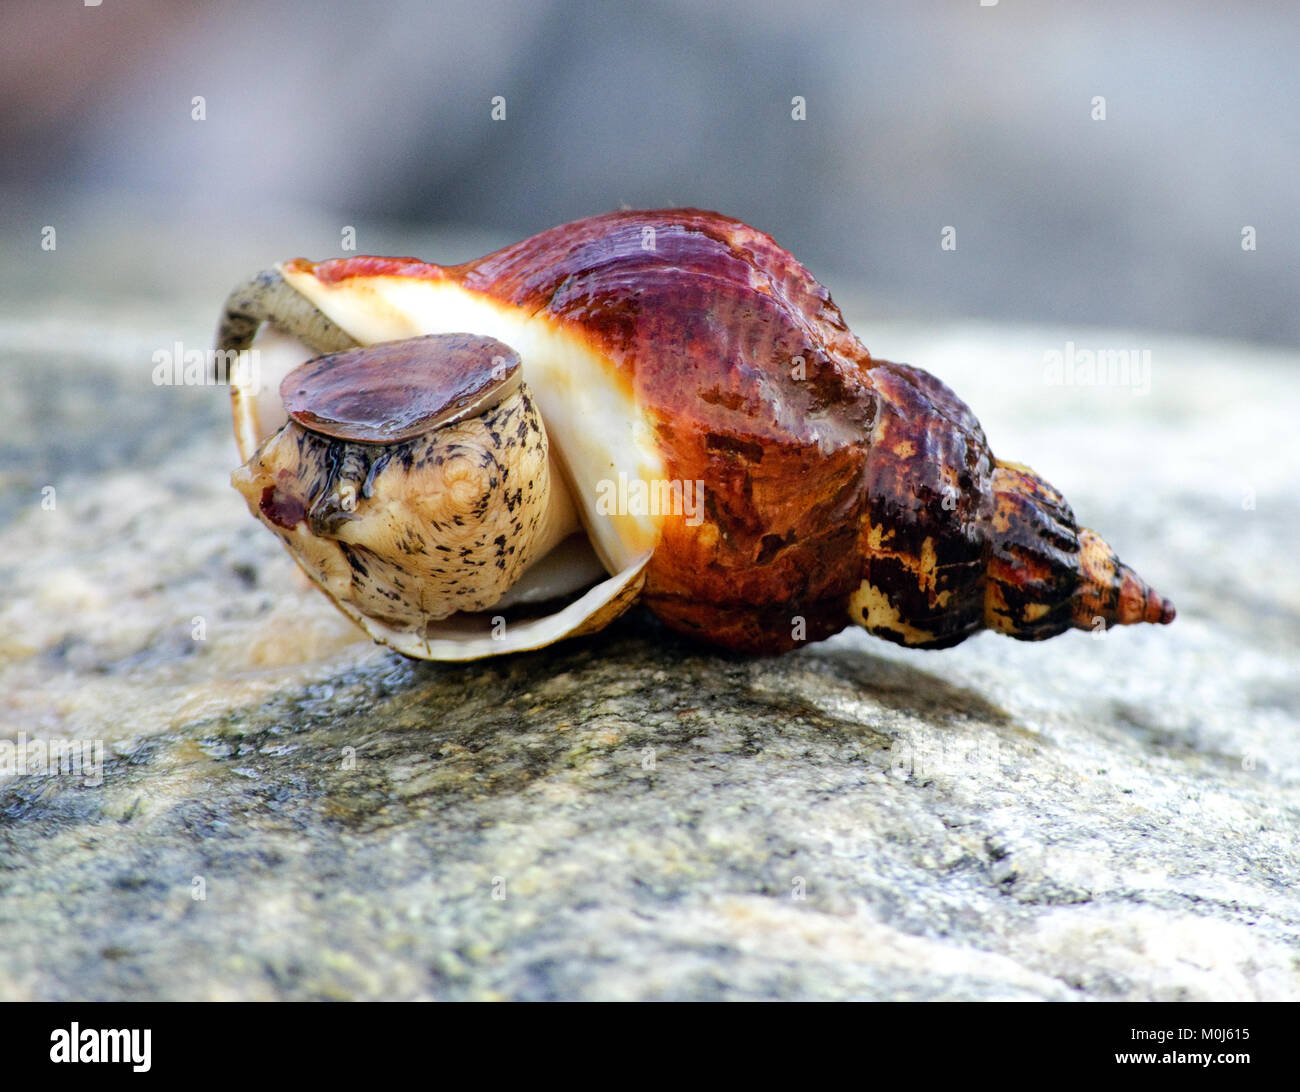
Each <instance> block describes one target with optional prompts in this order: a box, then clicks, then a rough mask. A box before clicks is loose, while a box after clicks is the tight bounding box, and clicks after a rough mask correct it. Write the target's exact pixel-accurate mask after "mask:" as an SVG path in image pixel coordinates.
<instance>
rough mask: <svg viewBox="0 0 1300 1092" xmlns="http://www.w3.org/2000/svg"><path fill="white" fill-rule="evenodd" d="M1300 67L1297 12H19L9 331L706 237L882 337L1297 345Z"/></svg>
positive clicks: (383, 8) (809, 6)
mask: <svg viewBox="0 0 1300 1092" xmlns="http://www.w3.org/2000/svg"><path fill="white" fill-rule="evenodd" d="M1298 57H1300V15H1297V10H1296V8H1295V6H1294V4H1292V3H1290V2H1289V0H1260V2H1256V3H1250V4H1241V5H1229V4H1224V3H1222V2H1216V3H1196V2H1179V3H1173V2H1159V0H1155V2H1151V0H1148V2H1144V3H1142V4H1140V5H1136V6H1135V5H1132V4H1130V3H1118V2H1117V3H1105V2H1089V3H1065V2H1061V3H1052V2H1041V0H1040V2H1034V3H1030V2H1029V0H998V2H997V3H996V4H992V5H990V6H982V5H981V3H980V0H944V2H936V3H927V4H921V3H908V2H903V0H897V2H893V0H890V2H869V3H863V2H857V3H851V2H845V3H823V4H815V3H788V2H787V3H775V2H760V3H722V2H712V3H711V2H707V0H647V2H642V3H636V4H615V3H600V2H596V0H527V2H525V0H473V2H464V0H458V2H442V0H433V2H422V0H389V2H387V3H380V4H355V3H346V2H342V0H313V2H311V3H301V2H297V3H291V2H278V0H259V2H252V0H250V2H234V0H232V2H203V3H199V2H183V0H103V2H102V3H100V4H98V5H95V6H86V4H85V3H83V2H82V0H62V2H58V3H55V2H53V0H39V2H28V0H5V3H4V5H3V7H0V217H2V218H3V223H2V224H0V247H2V248H3V249H2V259H3V260H2V261H0V266H2V267H3V268H2V270H0V298H2V299H4V300H5V301H6V304H7V306H8V307H10V308H11V309H14V308H21V307H23V306H26V301H28V300H30V299H32V298H34V296H35V295H36V294H40V293H47V294H48V293H49V292H51V291H54V292H63V293H65V294H67V295H69V296H70V297H77V296H81V295H86V294H90V295H93V296H95V298H97V299H100V300H105V301H111V299H112V298H113V297H114V295H115V294H120V293H129V292H133V291H137V290H143V291H145V292H147V293H149V294H150V295H151V296H152V297H153V298H154V299H155V300H157V301H158V304H159V306H160V307H161V308H165V306H166V301H167V300H168V298H169V297H170V296H171V295H173V294H176V293H179V292H180V291H181V290H182V288H183V289H184V290H185V291H186V292H188V293H197V294H198V295H201V296H203V297H204V298H205V299H206V298H207V297H208V296H210V297H211V299H212V306H213V310H214V313H215V307H216V305H217V304H218V303H219V302H220V299H221V297H222V296H223V295H224V292H225V290H226V289H227V288H228V287H229V285H230V283H231V281H232V280H233V279H234V278H236V277H238V276H239V275H241V274H242V273H245V272H248V271H251V270H252V269H255V268H258V267H260V266H262V265H265V264H267V263H269V262H270V261H273V260H276V259H279V258H284V257H289V256H294V255H303V256H306V257H311V258H322V257H328V256H331V255H336V254H340V253H342V250H341V238H342V236H341V232H342V229H343V227H345V226H353V227H355V228H356V230H357V249H358V251H359V252H362V253H365V252H385V251H393V250H396V251H401V252H407V253H416V254H418V255H419V256H420V257H424V258H428V259H430V260H434V261H457V260H464V259H466V258H469V257H473V256H475V255H476V253H477V252H478V251H479V250H481V249H483V248H486V247H489V246H495V245H499V244H502V243H505V242H509V241H511V240H512V239H515V238H519V237H522V236H524V235H528V234H531V233H533V232H535V231H538V230H541V229H543V228H546V227H549V226H551V225H553V224H556V223H559V222H562V221H564V220H567V219H572V218H576V217H579V216H584V215H587V214H590V213H596V212H601V211H605V210H608V209H611V208H615V207H618V206H619V205H628V206H633V207H653V206H663V205H698V206H703V207H705V208H714V209H717V210H719V211H722V212H726V213H728V214H730V215H733V216H737V217H739V218H741V219H743V220H746V221H748V222H749V223H752V224H753V225H755V226H757V227H759V228H762V229H764V230H767V231H769V232H771V233H772V234H773V235H775V236H776V238H777V240H778V241H779V242H781V243H782V244H783V245H785V246H786V247H788V248H789V249H790V250H791V251H793V252H794V253H795V254H796V255H797V256H798V257H799V258H800V259H801V260H802V261H803V262H804V263H805V264H806V265H808V266H809V267H810V268H811V269H812V271H813V272H814V274H816V275H817V276H818V277H819V278H820V279H821V280H823V281H824V282H825V283H827V285H828V286H829V287H830V288H831V290H832V292H834V291H835V289H836V285H837V283H845V284H853V285H855V286H857V287H858V288H860V289H861V290H862V291H864V292H865V293H866V294H867V296H868V297H869V298H871V299H872V300H874V301H875V303H876V304H877V305H878V306H880V307H881V308H882V310H883V312H884V313H892V312H902V311H905V312H907V313H909V314H911V315H920V316H930V315H933V316H934V317H935V318H936V319H938V318H940V317H949V316H956V315H980V316H985V317H990V318H997V319H1012V320H1031V321H1056V322H1066V323H1078V324H1106V325H1126V326H1137V327H1144V328H1150V329H1155V330H1173V331H1184V332H1196V333H1202V334H1210V335H1219V336H1225V337H1226V336H1230V337H1238V338H1245V339H1250V340H1256V341H1266V342H1276V343H1285V344H1298V343H1300V310H1298V309H1297V306H1296V300H1297V291H1296V289H1297V277H1296V267H1297V264H1298V263H1297V261H1296V254H1297V251H1298V250H1300V209H1298V208H1297V200H1296V196H1297V179H1298V178H1300V109H1298V107H1300V74H1298V72H1297V69H1298V67H1300V66H1298V65H1297V58H1298ZM196 96H202V98H203V112H204V114H205V117H204V119H203V120H196V119H195V118H194V117H193V114H194V110H195V108H194V99H195V97H196ZM495 96H503V97H504V99H505V114H506V116H505V119H504V120H493V118H492V108H493V106H492V101H493V98H494V97H495ZM795 96H802V98H803V99H804V100H805V102H806V119H805V120H801V121H797V120H794V119H793V118H792V116H791V114H792V99H793V98H794V97H795ZM1094 96H1104V98H1105V104H1106V118H1105V120H1104V121H1099V120H1094V119H1093V117H1092V114H1093V99H1094ZM47 225H52V226H55V227H56V228H57V249H56V250H55V251H54V252H43V251H42V250H41V247H40V240H41V231H42V228H43V227H44V226H47ZM948 225H951V226H952V227H954V228H955V229H956V238H957V249H956V250H955V251H945V250H942V249H941V247H940V236H941V232H942V230H943V228H944V227H945V226H948ZM1247 225H1249V226H1251V227H1253V228H1254V229H1255V230H1256V232H1257V240H1258V243H1257V246H1258V249H1257V250H1255V251H1246V250H1243V248H1242V229H1243V227H1245V226H1247ZM430 246H436V247H437V248H438V249H437V251H436V252H431V251H430V250H429V249H428V248H429V247H430ZM105 255H108V256H110V257H108V258H106V257H105ZM858 332H859V333H860V334H861V336H863V338H864V340H865V341H866V342H867V344H868V345H870V344H871V337H870V331H869V330H859V331H858Z"/></svg>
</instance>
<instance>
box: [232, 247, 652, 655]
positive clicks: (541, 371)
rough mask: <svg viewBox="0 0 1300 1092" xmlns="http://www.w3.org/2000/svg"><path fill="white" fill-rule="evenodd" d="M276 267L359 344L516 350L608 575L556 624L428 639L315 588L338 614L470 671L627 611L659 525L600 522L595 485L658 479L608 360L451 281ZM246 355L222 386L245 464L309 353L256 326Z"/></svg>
mask: <svg viewBox="0 0 1300 1092" xmlns="http://www.w3.org/2000/svg"><path fill="white" fill-rule="evenodd" d="M276 268H277V270H278V271H279V272H280V273H281V275H282V276H283V277H284V279H285V281H286V282H287V283H288V284H289V285H290V287H292V288H293V289H294V290H296V291H297V292H298V293H299V294H300V295H302V296H304V297H305V298H306V299H308V300H309V302H311V303H312V304H314V305H315V306H316V307H317V308H318V309H319V310H320V311H321V312H322V313H323V314H325V315H326V316H327V317H328V318H330V319H331V320H332V321H334V322H335V323H336V324H337V325H338V326H339V327H340V328H341V329H342V330H343V331H345V332H346V333H347V334H348V335H349V336H351V337H352V338H354V339H355V340H356V341H357V343H358V344H361V345H370V344H375V343H377V342H381V341H393V340H398V339H402V338H409V337H418V336H421V335H424V334H436V333H454V332H458V331H467V332H473V333H475V334H482V335H486V336H489V337H494V338H497V339H498V340H500V341H502V342H504V343H505V344H506V345H509V346H510V347H511V348H513V349H514V350H515V351H516V352H518V353H519V356H520V358H521V361H522V364H523V370H524V381H525V382H527V383H528V384H529V386H530V388H531V390H532V391H533V396H534V399H535V400H536V402H537V404H538V407H539V409H540V412H541V415H542V419H543V422H544V423H545V425H546V428H547V434H548V438H549V441H550V445H551V450H552V453H553V456H554V458H555V460H556V462H557V463H558V464H559V469H560V470H561V472H562V475H563V478H564V480H565V483H566V484H567V485H568V492H569V494H570V496H571V497H572V499H573V501H574V506H575V507H576V508H577V510H578V514H579V516H580V519H581V522H582V525H583V528H584V529H585V530H586V532H587V536H588V539H589V541H590V545H591V547H592V548H593V549H594V550H595V552H596V555H597V556H598V557H599V559H600V562H601V563H602V564H603V565H604V567H605V569H606V571H607V572H608V573H610V574H611V575H609V576H608V577H606V579H604V580H602V581H600V582H599V583H597V584H595V585H594V586H592V587H590V588H588V589H587V590H586V591H585V592H583V593H582V594H581V595H579V596H578V597H577V598H576V599H574V600H573V601H572V602H569V603H568V604H566V605H565V606H564V607H562V608H561V609H559V610H558V611H556V612H555V613H553V614H549V615H546V616H542V617H536V618H529V619H525V620H518V621H506V615H505V614H501V613H497V612H495V611H491V610H489V611H485V612H481V613H476V614H464V613H461V614H455V615H452V616H451V617H450V618H447V619H445V620H443V621H441V622H433V623H429V624H428V625H427V626H426V633H425V634H420V633H417V632H415V631H409V630H405V631H404V630H397V629H393V628H391V627H389V626H386V625H385V624H383V623H382V622H378V621H376V620H374V619H371V618H368V617H366V616H364V615H362V614H360V612H358V611H357V610H356V609H355V608H353V607H351V606H350V605H349V604H347V603H345V602H341V601H339V600H337V599H335V598H334V597H333V596H332V595H330V594H329V592H328V591H327V590H326V589H324V588H323V587H322V589H321V590H322V591H325V594H326V595H327V597H328V598H329V599H330V601H331V602H333V603H334V605H335V606H336V607H338V609H339V610H340V611H341V612H342V613H343V614H344V615H346V616H347V617H348V618H350V619H351V620H352V621H353V622H355V623H356V624H357V625H358V626H360V628H361V629H363V630H364V631H365V632H366V633H367V634H369V635H370V636H371V637H372V638H374V640H375V641H377V642H379V643H380V644H383V645H386V646H387V647H389V648H392V649H393V650H395V651H397V652H400V653H403V654H404V655H407V656H412V657H415V658H418V659H425V660H438V661H468V660H476V659H483V658H487V657H491V656H501V655H508V654H510V653H514V652H525V651H529V650H533V649H538V648H543V647H545V646H547V645H550V644H554V643H555V642H557V641H561V640H563V639H565V638H567V637H573V636H578V635H581V634H584V633H588V632H595V631H596V630H599V629H601V628H603V627H604V626H605V625H606V624H608V623H609V622H610V621H612V620H613V619H614V618H616V617H617V616H618V615H620V614H622V613H623V612H624V611H626V610H627V609H628V608H629V607H630V606H631V605H632V604H633V603H634V602H635V601H636V599H637V597H638V596H639V595H640V591H641V588H642V587H643V585H644V583H645V570H646V566H647V564H648V563H649V561H650V558H651V556H652V555H653V552H654V549H655V547H656V546H657V544H658V541H659V537H660V529H661V517H659V516H657V515H644V516H643V515H636V514H621V513H613V514H607V513H604V512H601V511H598V510H597V507H596V500H597V497H598V496H599V495H600V491H601V488H602V487H601V483H602V481H609V480H615V481H616V480H618V478H619V475H620V474H625V475H627V478H628V479H629V480H634V479H636V478H641V479H643V480H647V481H649V480H653V479H655V478H658V477H662V475H663V469H662V462H661V460H660V457H659V453H658V451H657V449H655V448H654V447H653V445H652V442H651V437H650V436H649V435H648V431H649V430H647V429H645V428H644V427H642V425H641V417H640V414H639V412H638V410H637V407H636V404H635V402H634V401H633V400H632V398H631V396H630V392H626V391H624V390H623V389H622V388H621V387H620V385H619V384H617V383H615V382H611V377H610V372H609V369H610V368H611V367H612V365H610V364H609V362H608V361H606V360H604V358H603V357H601V356H600V355H598V354H597V353H595V352H594V351H593V350H592V349H591V348H590V347H588V346H587V345H585V344H583V343H582V342H581V341H580V340H579V339H578V338H577V337H575V336H574V335H572V334H569V333H566V332H564V331H560V330H557V329H556V328H555V327H553V326H552V325H551V324H549V323H547V322H546V321H545V320H534V319H532V318H531V316H528V315H527V314H526V313H524V312H523V311H522V310H521V309H519V308H514V307H510V306H508V305H503V304H500V303H499V302H498V301H495V300H493V299H491V298H489V297H487V296H483V295H480V294H478V293H473V292H469V291H467V290H465V289H463V288H461V287H460V286H459V285H458V284H456V283H454V282H452V281H428V280H422V279H418V278H409V277H401V276H393V275H383V276H366V277H355V278H348V279H346V280H343V281H340V282H336V283H331V284H324V283H322V282H320V281H319V280H317V279H316V277H315V276H314V275H313V274H312V273H310V272H308V271H305V270H303V269H301V267H296V266H294V265H292V264H288V265H281V266H278V267H276ZM255 346H256V347H257V348H258V349H259V351H260V360H261V368H260V374H258V375H253V374H251V373H244V372H238V371H236V372H233V373H232V376H231V400H232V409H233V414H234V425H235V436H236V441H237V444H238V446H239V451H240V456H241V458H243V459H244V460H245V461H246V460H248V459H249V458H251V457H252V455H253V454H254V452H255V451H256V450H257V448H258V446H260V444H261V442H262V441H263V440H264V439H265V438H266V437H267V436H268V435H270V434H271V433H272V432H274V431H275V430H276V429H278V428H279V427H280V425H282V424H283V423H284V421H285V420H287V414H286V413H285V412H284V408H283V405H282V404H280V403H279V400H278V396H277V395H278V390H279V382H280V379H281V378H282V377H283V375H284V374H287V373H288V372H289V371H291V370H292V369H293V368H294V367H296V366H298V365H299V364H301V363H303V362H304V361H305V360H307V359H310V358H311V357H313V356H316V355H318V354H316V353H313V352H311V351H310V350H308V349H307V348H306V347H305V346H302V345H301V344H300V343H298V342H296V341H295V340H294V339H292V338H289V337H287V336H286V335H284V334H283V333H280V332H279V331H277V330H276V329H275V328H274V327H273V326H264V327H263V328H262V330H261V331H260V332H259V334H258V338H257V341H256V342H255ZM557 484H558V483H557ZM303 571H304V572H307V570H306V569H305V568H304V569H303ZM311 575H312V574H311V573H310V572H308V576H309V577H310V576H311ZM527 575H528V574H527V573H525V579H526V578H527ZM313 582H316V581H315V580H314V578H313ZM316 583H317V584H318V586H320V585H319V582H316ZM521 583H522V581H521ZM502 609H505V608H502Z"/></svg>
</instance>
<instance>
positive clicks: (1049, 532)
mask: <svg viewBox="0 0 1300 1092" xmlns="http://www.w3.org/2000/svg"><path fill="white" fill-rule="evenodd" d="M992 484H993V496H994V509H993V513H992V516H991V519H990V522H989V536H988V537H989V557H988V567H987V570H986V577H985V585H984V589H985V592H984V621H985V624H986V625H987V626H988V627H989V628H990V629H993V630H996V631H997V632H999V633H1005V634H1006V635H1007V636H1010V637H1017V638H1020V639H1021V640H1029V641H1036V640H1042V639H1044V638H1047V637H1054V636H1055V635H1056V634H1058V633H1062V632H1064V631H1065V630H1067V629H1070V628H1074V629H1087V630H1096V629H1098V628H1099V627H1101V628H1105V629H1109V628H1110V627H1111V626H1129V625H1134V624H1136V623H1138V622H1158V623H1161V624H1165V625H1167V624H1168V623H1170V622H1172V621H1173V620H1174V613H1175V612H1174V605H1173V603H1171V602H1170V601H1169V600H1168V599H1165V598H1163V597H1162V596H1160V595H1158V594H1157V593H1156V592H1155V590H1154V589H1152V588H1151V587H1150V586H1149V585H1148V584H1147V583H1146V582H1145V581H1144V580H1142V578H1141V577H1139V576H1138V575H1137V573H1135V572H1134V571H1133V570H1132V569H1131V568H1129V567H1128V566H1127V565H1125V564H1124V563H1123V562H1122V561H1120V559H1119V558H1118V557H1117V556H1116V555H1115V551H1114V550H1112V549H1111V547H1110V546H1109V545H1108V544H1107V543H1106V541H1105V540H1104V539H1103V538H1102V537H1101V536H1100V535H1098V534H1097V533H1096V532H1095V531H1090V530H1089V529H1087V528H1086V527H1084V528H1080V527H1078V526H1077V524H1076V523H1075V520H1074V513H1073V512H1072V511H1071V509H1070V506H1069V505H1068V504H1067V503H1066V501H1065V498H1064V497H1062V496H1061V494H1060V493H1059V492H1057V491H1056V490H1055V489H1053V488H1052V486H1050V485H1048V484H1047V482H1045V481H1043V479H1042V478H1040V477H1039V476H1038V475H1037V474H1035V473H1034V472H1033V471H1032V470H1030V469H1029V468H1028V467H1026V466H1020V465H1018V464H1015V463H1004V462H999V463H997V464H996V467H995V469H994V472H993V483H992Z"/></svg>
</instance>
